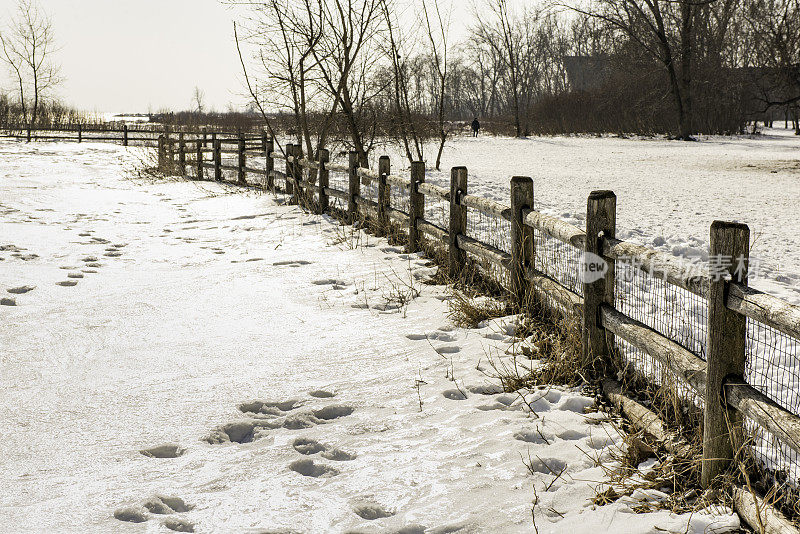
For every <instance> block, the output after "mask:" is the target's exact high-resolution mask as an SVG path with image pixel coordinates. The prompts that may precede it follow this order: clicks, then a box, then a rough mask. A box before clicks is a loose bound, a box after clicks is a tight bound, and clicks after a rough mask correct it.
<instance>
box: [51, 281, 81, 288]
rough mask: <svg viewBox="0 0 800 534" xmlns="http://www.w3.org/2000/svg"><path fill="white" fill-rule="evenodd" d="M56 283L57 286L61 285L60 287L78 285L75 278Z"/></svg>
mask: <svg viewBox="0 0 800 534" xmlns="http://www.w3.org/2000/svg"><path fill="white" fill-rule="evenodd" d="M56 285H57V286H62V287H73V286H77V285H78V281H77V280H64V281H63V282H56Z"/></svg>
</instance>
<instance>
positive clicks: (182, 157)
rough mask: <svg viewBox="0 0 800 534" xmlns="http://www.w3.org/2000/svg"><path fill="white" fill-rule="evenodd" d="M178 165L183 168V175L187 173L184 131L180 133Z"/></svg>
mask: <svg viewBox="0 0 800 534" xmlns="http://www.w3.org/2000/svg"><path fill="white" fill-rule="evenodd" d="M178 165H179V166H180V169H181V175H183V174H184V173H186V139H185V138H184V136H183V132H181V133H179V134H178Z"/></svg>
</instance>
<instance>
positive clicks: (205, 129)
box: [203, 126, 208, 147]
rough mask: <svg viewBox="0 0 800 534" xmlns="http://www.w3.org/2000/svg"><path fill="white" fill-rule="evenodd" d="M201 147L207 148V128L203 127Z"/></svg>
mask: <svg viewBox="0 0 800 534" xmlns="http://www.w3.org/2000/svg"><path fill="white" fill-rule="evenodd" d="M203 146H204V147H207V146H208V127H207V126H203Z"/></svg>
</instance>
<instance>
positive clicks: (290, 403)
mask: <svg viewBox="0 0 800 534" xmlns="http://www.w3.org/2000/svg"><path fill="white" fill-rule="evenodd" d="M302 404H303V402H302V401H300V400H299V399H289V400H285V401H260V400H253V401H249V402H243V403H241V404H240V405H239V411H240V412H242V413H253V414H264V415H283V414H284V413H286V412H290V411H292V410H294V409H295V408H298V407H299V406H302Z"/></svg>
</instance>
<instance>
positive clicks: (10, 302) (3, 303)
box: [0, 297, 17, 306]
mask: <svg viewBox="0 0 800 534" xmlns="http://www.w3.org/2000/svg"><path fill="white" fill-rule="evenodd" d="M16 305H17V301H16V300H15V299H10V298H7V297H3V298H2V299H0V306H16Z"/></svg>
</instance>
